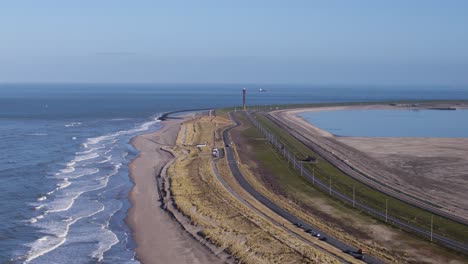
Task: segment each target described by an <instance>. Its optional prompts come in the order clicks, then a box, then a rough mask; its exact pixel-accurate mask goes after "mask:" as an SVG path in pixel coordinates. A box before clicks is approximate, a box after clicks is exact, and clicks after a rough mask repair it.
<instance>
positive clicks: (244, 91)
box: [242, 88, 247, 111]
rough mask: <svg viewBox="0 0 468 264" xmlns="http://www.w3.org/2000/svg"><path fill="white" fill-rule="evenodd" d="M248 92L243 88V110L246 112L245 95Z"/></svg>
mask: <svg viewBox="0 0 468 264" xmlns="http://www.w3.org/2000/svg"><path fill="white" fill-rule="evenodd" d="M246 92H247V91H246V89H245V88H243V89H242V108H243V109H244V111H245V110H247V109H246V107H245V94H246Z"/></svg>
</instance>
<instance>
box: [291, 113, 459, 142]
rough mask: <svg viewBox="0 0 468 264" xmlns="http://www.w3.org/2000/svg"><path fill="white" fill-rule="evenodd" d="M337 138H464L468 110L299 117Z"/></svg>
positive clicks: (307, 115)
mask: <svg viewBox="0 0 468 264" xmlns="http://www.w3.org/2000/svg"><path fill="white" fill-rule="evenodd" d="M299 115H300V116H301V117H302V118H304V119H305V120H307V121H308V122H309V123H311V124H314V125H315V126H317V127H319V128H321V129H323V130H326V131H328V132H330V133H332V134H334V135H337V136H353V137H438V138H467V137H468V122H466V121H467V120H468V110H465V109H459V110H456V111H452V110H428V109H424V110H336V111H321V112H305V113H301V114H299Z"/></svg>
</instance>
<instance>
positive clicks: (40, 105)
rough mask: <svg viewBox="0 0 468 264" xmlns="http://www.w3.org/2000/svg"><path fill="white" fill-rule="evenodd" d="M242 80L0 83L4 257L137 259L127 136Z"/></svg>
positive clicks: (256, 99) (216, 97) (283, 97)
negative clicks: (217, 82)
mask: <svg viewBox="0 0 468 264" xmlns="http://www.w3.org/2000/svg"><path fill="white" fill-rule="evenodd" d="M245 86H246V87H247V89H248V90H247V103H248V104H250V105H253V104H257V105H272V104H282V103H283V104H287V103H289V104H291V103H313V102H346V101H351V102H355V101H378V100H401V99H416V100H422V99H468V91H467V90H460V89H458V90H457V89H452V90H449V91H443V92H441V91H440V90H441V89H439V88H437V87H436V88H427V89H421V88H414V89H403V88H399V89H394V88H381V89H378V90H376V89H375V88H372V87H366V88H359V87H308V86H265V85H245ZM242 87H243V85H235V84H229V85H228V84H220V85H214V84H211V85H201V84H197V85H188V84H187V85H175V84H171V85H163V84H158V85H149V84H148V85H141V84H140V85H131V84H125V85H124V84H119V85H116V84H106V85H94V84H80V85H77V84H1V85H0V148H1V150H2V151H0V223H2V224H1V225H0V263H24V262H27V263H95V262H102V263H135V262H137V261H136V260H135V259H134V247H135V243H134V241H132V239H131V233H130V230H129V228H128V226H127V225H126V224H125V222H124V219H125V216H126V213H127V210H128V208H129V207H130V204H129V201H128V192H129V191H130V189H131V187H132V182H131V181H130V179H129V177H128V170H127V165H128V163H129V162H130V161H131V160H132V159H133V158H134V157H135V156H136V155H137V152H136V151H135V150H134V149H133V148H132V147H131V146H130V145H129V144H128V142H129V140H130V139H131V138H132V137H134V136H135V135H138V134H141V133H145V132H150V131H154V130H157V129H159V128H160V124H159V122H158V121H157V117H158V116H160V115H161V114H162V113H163V112H167V111H175V110H182V109H193V108H210V107H222V106H235V105H240V104H241V102H242V100H241V88H242ZM259 88H263V89H268V92H258V89H259Z"/></svg>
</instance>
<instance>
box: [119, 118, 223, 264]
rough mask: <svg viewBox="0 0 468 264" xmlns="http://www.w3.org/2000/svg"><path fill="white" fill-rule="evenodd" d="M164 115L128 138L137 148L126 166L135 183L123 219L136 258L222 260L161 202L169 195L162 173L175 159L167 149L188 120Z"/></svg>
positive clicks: (150, 259) (146, 263)
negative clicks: (155, 126) (158, 123)
mask: <svg viewBox="0 0 468 264" xmlns="http://www.w3.org/2000/svg"><path fill="white" fill-rule="evenodd" d="M163 116H164V115H163ZM165 117H166V118H163V120H161V119H162V118H160V120H161V124H162V128H161V129H159V130H157V131H155V132H152V133H147V134H142V135H138V136H136V137H134V138H132V139H131V141H130V144H131V145H132V146H133V147H134V148H135V149H136V150H137V151H139V154H138V156H137V157H136V158H135V159H134V160H132V161H131V162H130V163H129V165H128V169H129V175H130V179H131V181H132V182H133V184H134V186H133V187H132V189H131V191H130V193H129V195H128V196H129V200H130V203H131V207H130V209H129V211H128V213H127V217H126V219H125V222H126V223H127V224H128V225H129V227H130V229H131V231H132V238H133V240H134V241H135V243H136V248H135V258H136V259H137V260H139V261H140V262H142V263H145V264H148V263H169V264H170V263H174V264H179V263H194V264H197V263H222V260H221V259H220V258H219V257H218V256H217V254H216V255H215V254H214V253H213V252H214V249H213V248H211V247H210V246H209V245H206V244H204V243H200V241H198V240H197V238H196V237H195V236H194V235H193V234H192V233H191V232H190V230H189V229H188V226H187V224H190V223H189V221H188V220H187V219H185V220H186V222H185V223H184V222H183V221H184V219H183V218H180V216H177V212H176V211H174V210H173V209H174V208H167V204H165V203H164V202H163V201H165V200H166V199H167V197H168V195H169V197H170V194H168V193H167V189H168V186H167V184H165V182H162V183H161V182H160V181H164V179H162V173H164V172H165V169H167V166H168V165H170V163H171V161H173V160H174V156H173V154H172V153H171V151H170V150H169V149H170V148H171V147H172V146H174V144H175V141H176V139H177V136H178V133H179V130H180V124H181V123H182V122H183V121H185V120H187V119H188V117H184V118H177V119H167V114H166V115H165ZM165 148H167V149H165ZM160 190H161V191H160ZM168 204H169V205H170V202H169V203H168ZM163 207H164V208H163ZM166 210H168V211H169V212H168V211H166Z"/></svg>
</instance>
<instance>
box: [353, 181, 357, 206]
mask: <svg viewBox="0 0 468 264" xmlns="http://www.w3.org/2000/svg"><path fill="white" fill-rule="evenodd" d="M355 202H356V189H355V187H354V185H353V207H354V205H355Z"/></svg>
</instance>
